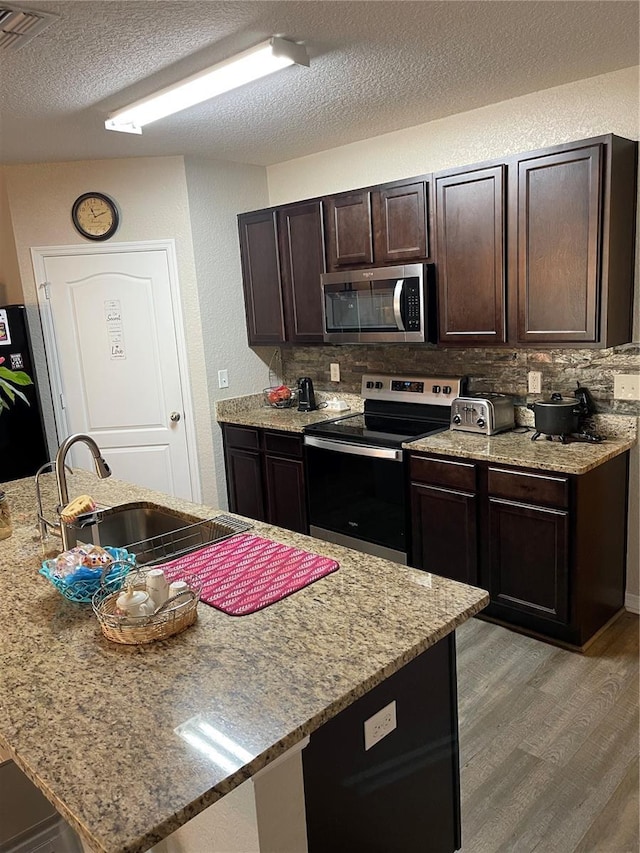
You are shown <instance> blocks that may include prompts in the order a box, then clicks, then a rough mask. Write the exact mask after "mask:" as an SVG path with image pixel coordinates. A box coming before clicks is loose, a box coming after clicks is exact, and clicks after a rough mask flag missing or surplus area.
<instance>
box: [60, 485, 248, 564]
mask: <svg viewBox="0 0 640 853" xmlns="http://www.w3.org/2000/svg"><path fill="white" fill-rule="evenodd" d="M80 526H81V527H82V532H80V530H77V531H76V535H77V538H79V539H83V540H84V541H86V542H88V541H90V542H93V544H95V545H102V546H103V547H104V546H105V545H110V546H112V547H113V548H126V549H127V550H128V551H129V552H130V553H132V554H135V556H136V562H137V563H138V565H149V564H151V563H156V562H162V561H163V560H167V559H170V558H173V557H176V556H178V555H179V554H186V553H188V552H189V551H194V550H195V549H196V548H201V547H203V546H204V545H209V544H210V543H211V542H217V541H219V540H221V539H226V538H227V537H229V536H234V535H235V534H236V533H241V532H242V531H244V530H249V528H250V527H251V525H250V524H247V523H246V522H243V521H239V520H238V519H235V518H231V517H230V516H227V515H218V516H216V517H215V518H209V519H205V520H203V519H201V518H198V517H197V516H194V515H189V514H188V513H184V512H178V511H176V510H172V509H168V508H167V507H162V506H158V505H156V504H152V503H147V502H144V501H140V502H137V503H128V504H121V505H120V506H115V507H109V508H108V509H103V510H98V511H97V512H95V513H92V514H91V517H90V518H87V519H84V520H82V521H80Z"/></svg>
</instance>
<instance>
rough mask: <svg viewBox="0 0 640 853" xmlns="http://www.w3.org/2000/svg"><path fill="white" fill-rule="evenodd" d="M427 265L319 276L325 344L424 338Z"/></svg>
mask: <svg viewBox="0 0 640 853" xmlns="http://www.w3.org/2000/svg"><path fill="white" fill-rule="evenodd" d="M427 273H428V265H427V264H405V265H404V266H396V267H380V268H377V269H362V270H342V271H340V272H330V273H323V274H322V275H321V276H320V282H321V287H322V319H323V335H324V340H325V341H326V342H327V343H333V344H366V343H387V342H388V343H393V342H396V343H403V342H407V343H408V342H412V341H424V340H428V336H427V335H426V327H427V319H428V318H427V316H426V314H427V311H426V300H425V293H426V279H427Z"/></svg>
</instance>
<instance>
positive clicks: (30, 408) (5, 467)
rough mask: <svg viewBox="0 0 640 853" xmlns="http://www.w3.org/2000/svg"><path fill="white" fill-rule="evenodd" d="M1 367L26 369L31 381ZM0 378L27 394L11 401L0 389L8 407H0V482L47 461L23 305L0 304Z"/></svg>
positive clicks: (26, 474) (27, 473)
mask: <svg viewBox="0 0 640 853" xmlns="http://www.w3.org/2000/svg"><path fill="white" fill-rule="evenodd" d="M2 368H5V369H6V370H10V371H14V372H19V373H26V374H27V375H28V376H29V377H30V378H31V379H32V381H33V385H20V384H16V383H14V382H12V381H11V378H10V377H7V374H6V373H5V374H4V376H3V373H4V371H3V370H2ZM0 379H5V381H8V382H9V385H10V389H11V388H17V389H18V390H19V391H20V392H21V393H22V394H24V396H25V397H26V398H27V401H28V402H25V401H24V400H23V399H21V398H20V396H19V395H17V394H16V395H15V399H14V400H13V401H11V400H10V399H9V397H8V396H7V394H6V392H5V390H4V389H2V390H0V395H2V399H3V400H4V401H5V403H7V405H8V408H4V407H3V408H2V410H1V411H0V483H6V482H7V481H8V480H17V479H18V478H19V477H30V476H32V475H33V474H35V473H36V471H37V470H38V468H39V467H40V466H41V465H42V464H43V463H44V462H46V461H47V459H48V452H47V442H46V439H45V434H44V425H43V421H42V411H41V408H40V398H39V396H38V388H37V385H36V377H35V370H34V367H33V354H32V350H31V341H30V339H29V329H28V326H27V318H26V312H25V307H24V305H4V306H0Z"/></svg>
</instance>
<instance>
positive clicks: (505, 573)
mask: <svg viewBox="0 0 640 853" xmlns="http://www.w3.org/2000/svg"><path fill="white" fill-rule="evenodd" d="M568 519H569V515H568V512H566V511H564V510H557V509H547V508H543V507H537V506H530V505H528V504H520V503H515V502H514V501H506V500H500V499H498V498H489V531H490V537H489V543H488V553H489V574H490V590H489V592H490V595H491V602H492V604H496V605H500V606H503V607H505V608H507V610H508V611H514V610H515V611H521V612H523V613H528V614H532V615H534V616H539V617H540V618H541V619H544V620H552V621H553V622H560V623H568V621H569V601H568V586H569V553H568V527H569V520H568ZM505 618H508V617H505Z"/></svg>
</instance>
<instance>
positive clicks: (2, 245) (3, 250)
mask: <svg viewBox="0 0 640 853" xmlns="http://www.w3.org/2000/svg"><path fill="white" fill-rule="evenodd" d="M20 303H22V282H21V281H20V270H19V269H18V256H17V255H16V245H15V242H14V239H13V227H12V224H11V211H10V210H9V199H8V197H7V187H6V181H5V174H4V169H3V168H2V167H1V166H0V305H15V304H20Z"/></svg>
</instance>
